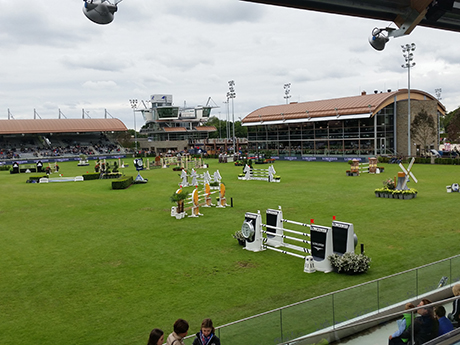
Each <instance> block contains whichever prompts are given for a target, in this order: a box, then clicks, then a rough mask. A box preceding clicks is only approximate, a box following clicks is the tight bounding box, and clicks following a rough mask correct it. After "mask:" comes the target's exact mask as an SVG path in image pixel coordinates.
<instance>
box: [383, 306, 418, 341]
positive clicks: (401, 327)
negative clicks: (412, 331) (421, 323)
mask: <svg viewBox="0 0 460 345" xmlns="http://www.w3.org/2000/svg"><path fill="white" fill-rule="evenodd" d="M413 308H415V306H414V305H413V304H412V303H406V306H405V307H404V310H409V309H413ZM396 323H397V325H398V330H397V331H396V332H394V333H393V334H392V335H390V337H389V341H388V344H389V345H401V344H407V342H408V341H409V339H408V338H401V337H400V336H401V334H402V333H403V332H404V331H405V330H406V329H408V328H409V327H410V325H411V323H412V316H411V313H404V314H403V317H402V319H401V320H398V321H396Z"/></svg>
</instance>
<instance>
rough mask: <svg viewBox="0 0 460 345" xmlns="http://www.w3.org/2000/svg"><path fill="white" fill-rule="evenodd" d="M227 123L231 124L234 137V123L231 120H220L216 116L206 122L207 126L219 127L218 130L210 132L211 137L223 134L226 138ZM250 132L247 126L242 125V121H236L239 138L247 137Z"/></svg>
mask: <svg viewBox="0 0 460 345" xmlns="http://www.w3.org/2000/svg"><path fill="white" fill-rule="evenodd" d="M227 124H228V126H230V137H232V133H233V123H232V122H231V121H228V122H227V121H224V120H220V119H219V118H217V117H216V116H212V117H210V118H209V120H208V122H206V125H207V126H214V127H216V128H217V131H216V132H212V133H209V137H210V138H220V136H222V137H223V138H225V137H226V136H227ZM247 133H248V129H247V127H243V126H241V121H235V136H236V137H237V138H246V137H247Z"/></svg>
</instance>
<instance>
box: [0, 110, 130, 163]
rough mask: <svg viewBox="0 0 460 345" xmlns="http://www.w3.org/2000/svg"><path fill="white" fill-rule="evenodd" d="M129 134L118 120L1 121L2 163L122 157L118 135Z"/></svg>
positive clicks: (0, 151) (123, 149)
mask: <svg viewBox="0 0 460 345" xmlns="http://www.w3.org/2000/svg"><path fill="white" fill-rule="evenodd" d="M126 131H127V128H126V126H125V125H124V124H123V122H121V121H120V120H119V119H39V120H38V119H35V120H12V119H9V120H0V161H1V163H0V164H3V165H4V164H8V163H10V162H12V161H15V160H20V161H21V162H29V163H32V162H33V161H36V160H39V159H40V160H43V159H46V160H47V161H51V162H52V161H65V160H78V159H79V157H80V155H85V156H87V157H88V158H89V159H96V158H101V157H104V158H106V157H107V158H108V157H112V158H123V157H125V155H126V150H125V148H123V147H122V146H121V145H120V144H119V143H118V141H117V140H116V134H117V133H120V132H126Z"/></svg>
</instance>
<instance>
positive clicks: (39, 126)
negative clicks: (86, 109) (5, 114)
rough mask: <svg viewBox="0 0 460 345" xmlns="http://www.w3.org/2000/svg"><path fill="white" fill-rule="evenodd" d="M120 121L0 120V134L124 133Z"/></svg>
mask: <svg viewBox="0 0 460 345" xmlns="http://www.w3.org/2000/svg"><path fill="white" fill-rule="evenodd" d="M127 130H128V129H127V128H126V126H125V125H124V123H123V122H121V120H119V119H39V120H0V134H2V135H5V134H41V133H76V132H79V133H86V132H124V131H127Z"/></svg>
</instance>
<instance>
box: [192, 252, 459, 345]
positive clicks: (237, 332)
mask: <svg viewBox="0 0 460 345" xmlns="http://www.w3.org/2000/svg"><path fill="white" fill-rule="evenodd" d="M443 277H447V281H445V282H444V283H449V284H453V283H455V282H458V281H460V255H456V256H453V257H450V258H447V259H443V260H440V261H436V262H434V263H431V264H428V265H424V266H420V267H417V268H414V269H410V270H407V271H403V272H400V273H397V274H393V275H390V276H387V277H384V278H380V279H376V280H373V281H370V282H367V283H363V284H359V285H356V286H353V287H350V288H346V289H342V290H339V291H335V292H331V293H328V294H325V295H322V296H318V297H314V298H310V299H308V300H305V301H301V302H298V303H294V304H291V305H287V306H284V307H281V308H277V309H274V310H270V311H267V312H265V313H261V314H258V315H254V316H252V317H248V318H245V319H242V320H238V321H235V322H231V323H228V324H226V325H222V326H219V327H217V328H216V333H217V335H218V336H219V337H220V339H221V341H222V342H224V343H227V344H251V345H258V344H261V345H267V344H280V343H283V342H287V341H289V340H292V339H296V338H299V337H302V336H305V335H307V334H310V333H314V332H318V331H320V330H323V329H326V328H330V329H332V330H334V329H335V328H336V327H337V326H338V325H340V324H343V323H344V322H347V321H349V320H352V319H356V318H358V317H362V316H363V315H369V314H372V313H375V315H376V316H377V315H378V314H379V312H381V311H384V310H385V309H388V308H389V307H390V306H392V305H395V304H398V303H401V302H403V301H406V300H410V299H417V298H419V296H421V295H424V294H426V293H429V292H431V291H435V290H436V289H437V288H438V287H439V286H440V285H442V284H441V280H442V278H443ZM192 341H193V337H188V338H186V339H185V344H191V343H192Z"/></svg>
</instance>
